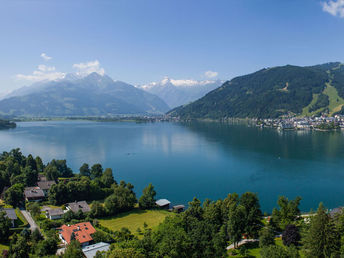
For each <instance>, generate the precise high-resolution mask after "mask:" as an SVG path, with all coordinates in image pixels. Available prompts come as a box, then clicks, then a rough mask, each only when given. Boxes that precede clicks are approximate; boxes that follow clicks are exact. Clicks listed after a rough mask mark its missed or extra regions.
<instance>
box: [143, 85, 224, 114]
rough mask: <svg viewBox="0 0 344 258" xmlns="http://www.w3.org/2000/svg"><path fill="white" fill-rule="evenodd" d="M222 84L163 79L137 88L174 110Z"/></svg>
mask: <svg viewBox="0 0 344 258" xmlns="http://www.w3.org/2000/svg"><path fill="white" fill-rule="evenodd" d="M222 83H223V82H222V81H220V80H216V81H212V80H208V81H194V80H173V79H169V78H165V79H163V80H162V81H161V82H152V83H149V84H146V85H142V86H139V88H141V89H143V90H145V91H147V92H149V93H152V94H154V95H157V96H158V97H160V98H161V99H163V100H164V101H165V102H166V103H167V105H169V107H170V108H174V107H177V106H180V105H184V104H188V103H190V102H192V101H195V100H197V99H199V98H201V97H203V96H204V95H205V94H207V93H208V92H209V91H212V90H214V89H216V88H218V87H220V86H221V84H222Z"/></svg>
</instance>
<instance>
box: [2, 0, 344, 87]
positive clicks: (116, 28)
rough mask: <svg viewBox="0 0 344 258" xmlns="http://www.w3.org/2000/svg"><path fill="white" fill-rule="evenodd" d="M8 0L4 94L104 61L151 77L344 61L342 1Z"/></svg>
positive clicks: (122, 71)
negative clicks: (40, 79)
mask: <svg viewBox="0 0 344 258" xmlns="http://www.w3.org/2000/svg"><path fill="white" fill-rule="evenodd" d="M0 4H1V8H0V35H1V38H0V51H1V52H0V53H1V54H0V62H1V69H0V93H2V92H5V91H9V90H12V89H14V88H17V87H19V86H21V85H28V84H31V83H32V81H33V80H38V79H39V78H41V77H42V78H52V77H54V76H57V77H58V76H60V75H61V74H64V73H69V72H75V71H79V72H85V71H86V72H87V71H92V70H96V71H100V72H102V71H103V70H102V69H104V70H105V73H107V74H109V75H110V76H111V77H112V78H114V79H116V80H122V81H126V82H129V83H132V84H143V83H147V82H151V81H159V80H161V79H162V78H163V77H164V76H169V77H171V78H174V79H197V80H203V79H206V78H207V77H212V78H214V79H217V78H218V79H223V80H227V79H231V78H233V77H235V76H238V75H242V74H246V73H250V72H253V71H255V70H258V69H261V68H263V67H271V66H277V65H285V64H295V65H312V64H318V63H324V62H329V61H344V0H333V1H330V0H324V1H317V0H207V1H206V0H197V1H196V0H94V1H88V0H75V1H74V0H57V1H55V0H22V1H18V0H3V1H1V2H0ZM42 53H44V54H45V56H44V55H43V56H44V57H45V58H43V57H41V55H42ZM49 57H51V58H50V59H49ZM95 61H98V62H95ZM75 64H77V65H75ZM39 65H40V66H39ZM73 65H74V68H73ZM34 71H36V72H35V74H33V72H34ZM207 71H211V72H210V73H207V75H208V76H206V72H207ZM47 74H48V75H47Z"/></svg>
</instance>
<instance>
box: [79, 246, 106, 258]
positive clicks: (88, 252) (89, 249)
mask: <svg viewBox="0 0 344 258" xmlns="http://www.w3.org/2000/svg"><path fill="white" fill-rule="evenodd" d="M109 249H110V244H108V243H104V242H100V243H97V244H94V245H89V246H86V247H84V248H82V252H83V253H84V255H85V256H86V257H87V258H93V257H94V256H96V253H97V252H98V251H100V252H102V251H105V252H107V251H109Z"/></svg>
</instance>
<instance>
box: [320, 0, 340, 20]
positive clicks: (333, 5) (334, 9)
mask: <svg viewBox="0 0 344 258" xmlns="http://www.w3.org/2000/svg"><path fill="white" fill-rule="evenodd" d="M322 6H323V11H325V12H328V13H329V14H331V15H333V16H339V17H341V18H344V0H330V1H326V2H323V3H322Z"/></svg>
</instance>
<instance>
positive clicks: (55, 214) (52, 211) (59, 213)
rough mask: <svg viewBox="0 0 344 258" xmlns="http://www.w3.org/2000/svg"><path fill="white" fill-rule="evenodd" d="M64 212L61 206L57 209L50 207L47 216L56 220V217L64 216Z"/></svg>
mask: <svg viewBox="0 0 344 258" xmlns="http://www.w3.org/2000/svg"><path fill="white" fill-rule="evenodd" d="M63 214H64V212H63V210H62V209H61V208H57V209H48V210H46V212H45V216H46V217H47V218H48V219H51V220H54V219H61V218H62V216H63Z"/></svg>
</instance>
